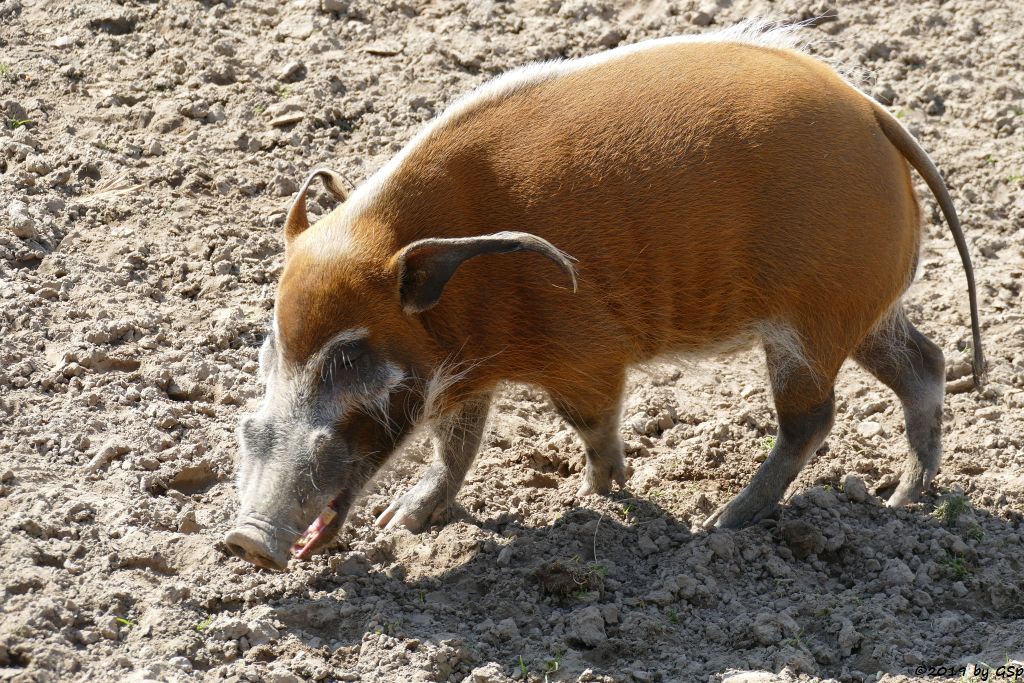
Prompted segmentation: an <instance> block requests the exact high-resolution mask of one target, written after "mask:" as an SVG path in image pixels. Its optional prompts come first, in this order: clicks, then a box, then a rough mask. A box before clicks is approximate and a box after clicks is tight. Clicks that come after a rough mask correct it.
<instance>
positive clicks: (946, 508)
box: [934, 495, 971, 526]
mask: <svg viewBox="0 0 1024 683" xmlns="http://www.w3.org/2000/svg"><path fill="white" fill-rule="evenodd" d="M970 509H971V504H970V503H968V502H967V498H966V497H965V496H961V495H953V496H949V497H948V498H946V499H945V500H944V501H942V504H941V505H939V507H937V508H935V513H934V514H935V517H936V518H937V519H940V520H942V522H944V523H945V524H946V525H948V526H952V525H954V524H956V521H957V520H958V519H960V515H962V514H963V513H965V512H967V511H969V510H970Z"/></svg>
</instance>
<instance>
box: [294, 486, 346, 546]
mask: <svg viewBox="0 0 1024 683" xmlns="http://www.w3.org/2000/svg"><path fill="white" fill-rule="evenodd" d="M343 497H344V494H341V493H339V494H338V495H337V496H335V497H334V498H333V499H332V500H331V502H330V503H328V504H327V507H325V508H324V511H323V512H321V513H320V515H319V516H318V517H317V518H316V519H314V520H313V523H312V524H310V525H309V528H308V529H306V531H305V533H303V534H302V535H301V536H299V539H298V540H297V541H295V543H294V544H293V545H292V548H291V553H292V557H294V558H295V559H297V560H304V559H306V558H307V557H309V556H310V555H312V553H313V551H314V550H315V549H316V548H318V547H319V546H321V545H323V544H324V543H326V542H327V541H329V540H330V539H331V538H332V537H333V536H334V534H335V533H336V532H337V530H338V527H340V526H341V523H342V522H344V521H345V520H344V517H343V515H344V514H345V512H346V510H342V511H341V515H342V516H339V514H338V509H339V507H340V506H341V505H342V504H343V500H342V499H343Z"/></svg>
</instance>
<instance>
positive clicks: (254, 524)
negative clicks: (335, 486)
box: [224, 495, 344, 571]
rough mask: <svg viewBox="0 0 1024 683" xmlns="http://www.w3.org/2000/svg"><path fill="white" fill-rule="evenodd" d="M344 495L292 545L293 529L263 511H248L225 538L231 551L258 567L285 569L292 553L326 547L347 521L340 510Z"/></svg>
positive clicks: (299, 556) (305, 554) (304, 554)
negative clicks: (266, 515) (270, 517)
mask: <svg viewBox="0 0 1024 683" xmlns="http://www.w3.org/2000/svg"><path fill="white" fill-rule="evenodd" d="M341 499H342V496H341V495H338V496H337V497H336V498H334V499H333V500H331V502H330V503H328V504H327V507H326V508H324V511H323V512H321V513H320V515H319V516H318V517H317V518H316V519H315V520H313V523H312V524H310V525H309V528H308V529H306V531H305V532H304V533H303V534H302V535H300V536H299V538H298V540H296V541H294V542H293V543H291V545H289V543H290V542H291V539H293V538H295V536H294V534H295V532H294V531H293V532H291V533H289V532H288V531H287V530H285V529H281V528H279V527H278V525H276V524H274V523H273V521H271V520H270V519H268V518H267V517H265V516H263V515H259V514H254V513H253V514H246V515H245V516H244V517H243V518H242V519H240V520H239V523H238V524H237V525H236V526H235V528H234V529H232V530H231V531H229V532H228V534H227V536H225V537H224V542H225V544H226V545H227V547H228V550H229V551H231V553H232V554H233V555H235V556H237V557H239V558H241V559H243V560H245V561H246V562H250V563H252V564H254V565H256V566H257V567H262V568H264V569H273V570H275V571H285V570H286V569H287V568H288V557H289V555H291V556H292V557H295V558H296V559H300V560H301V559H306V558H308V557H309V556H311V555H312V554H313V552H314V551H315V550H316V549H318V548H320V547H322V546H323V545H324V544H326V543H327V542H328V541H330V540H331V539H332V538H334V535H335V534H336V533H337V531H338V529H339V528H340V527H341V524H342V522H344V517H343V515H339V514H338V509H339V508H340V507H341V505H342V503H341Z"/></svg>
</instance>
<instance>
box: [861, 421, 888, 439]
mask: <svg viewBox="0 0 1024 683" xmlns="http://www.w3.org/2000/svg"><path fill="white" fill-rule="evenodd" d="M857 433H858V434H860V435H861V436H863V437H864V438H865V439H871V438H874V437H876V436H880V435H881V434H882V425H881V424H880V423H878V422H875V421H874V420H864V421H863V422H861V423H860V424H859V425H857Z"/></svg>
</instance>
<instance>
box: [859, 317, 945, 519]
mask: <svg viewBox="0 0 1024 683" xmlns="http://www.w3.org/2000/svg"><path fill="white" fill-rule="evenodd" d="M854 357H855V358H856V359H857V362H858V363H860V364H861V365H862V366H863V367H864V369H866V370H867V371H868V372H870V373H871V374H872V375H874V376H875V377H877V378H878V379H879V380H881V381H882V383H884V384H885V385H886V386H888V387H889V388H890V389H892V390H893V391H894V392H895V393H896V396H897V397H899V399H900V402H901V403H902V404H903V416H904V418H905V419H906V424H907V441H908V442H909V443H910V456H909V457H908V458H907V462H906V466H905V467H904V469H903V475H902V476H901V477H900V483H899V486H897V487H896V491H895V492H894V493H893V494H892V496H890V497H889V501H888V503H887V504H888V505H889V507H897V506H900V505H906V504H907V503H913V502H916V501H917V500H919V499H920V497H921V494H922V493H924V491H925V490H926V489H927V488H928V486H929V485H930V484H931V481H932V478H934V477H935V473H936V472H938V470H939V461H940V460H941V458H942V401H943V397H944V395H945V389H946V362H945V359H944V358H943V356H942V349H940V348H939V347H938V346H936V345H935V344H934V343H933V342H932V341H931V340H930V339H928V337H926V336H924V335H923V334H921V333H920V332H918V331H917V329H916V328H915V327H914V326H913V325H912V324H911V323H910V321H908V320H907V319H906V316H905V314H904V313H903V310H902V308H900V309H898V310H896V311H895V312H894V313H892V314H891V315H890V316H889V318H887V319H886V321H885V322H883V323H882V324H881V325H879V326H878V327H877V328H876V329H875V330H874V331H873V332H872V333H871V334H870V335H868V338H867V339H865V340H864V342H862V343H861V345H860V347H859V348H858V349H857V352H856V353H855V355H854Z"/></svg>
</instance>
